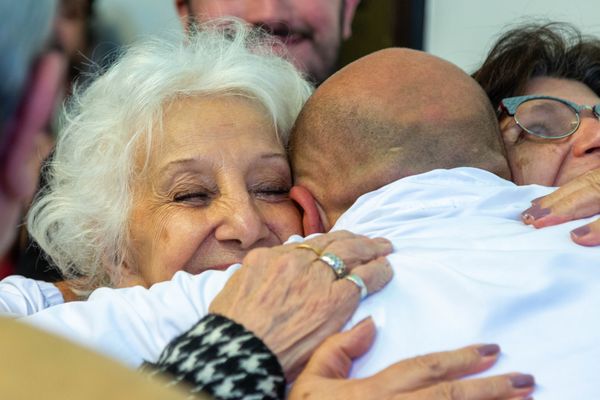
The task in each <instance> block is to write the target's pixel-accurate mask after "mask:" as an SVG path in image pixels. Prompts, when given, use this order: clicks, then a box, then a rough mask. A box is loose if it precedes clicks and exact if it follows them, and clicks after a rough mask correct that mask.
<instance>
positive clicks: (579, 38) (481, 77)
mask: <svg viewBox="0 0 600 400" xmlns="http://www.w3.org/2000/svg"><path fill="white" fill-rule="evenodd" d="M540 76H548V77H553V78H564V79H572V80H576V81H579V82H581V83H584V84H585V85H587V86H588V87H589V88H590V89H591V90H593V91H594V92H595V93H596V94H598V95H600V40H599V39H596V38H592V37H588V36H584V35H582V34H581V32H580V31H579V30H578V29H577V28H575V27H574V26H572V25H570V24H566V23H556V22H555V23H547V24H526V25H521V26H519V27H516V28H514V29H511V30H509V31H507V32H506V33H504V34H503V35H502V36H501V37H500V38H499V39H498V41H497V42H496V44H495V45H494V46H493V47H492V50H491V51H490V52H489V54H488V56H487V58H486V60H485V61H484V62H483V64H482V65H481V67H480V68H479V70H477V71H476V72H475V73H473V78H475V80H476V81H477V82H478V83H479V84H480V85H481V86H482V87H483V90H485V92H486V94H487V95H488V97H489V99H490V101H491V103H492V105H493V106H494V107H495V108H496V107H498V105H499V103H500V101H501V100H502V99H504V98H506V97H512V96H519V95H521V94H523V92H524V90H525V86H526V85H527V82H528V81H529V80H530V79H532V78H535V77H540Z"/></svg>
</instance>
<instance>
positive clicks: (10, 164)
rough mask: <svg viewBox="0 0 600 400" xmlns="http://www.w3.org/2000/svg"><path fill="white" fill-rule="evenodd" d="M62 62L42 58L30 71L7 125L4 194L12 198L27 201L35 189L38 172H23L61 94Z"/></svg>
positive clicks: (60, 57)
mask: <svg viewBox="0 0 600 400" xmlns="http://www.w3.org/2000/svg"><path fill="white" fill-rule="evenodd" d="M65 71H66V59H65V57H64V55H62V54H61V53H58V52H51V53H48V54H45V55H44V56H42V57H41V58H40V60H39V61H38V62H37V65H36V66H35V67H34V68H33V70H32V72H31V75H30V79H29V85H28V86H27V88H26V90H25V92H24V94H23V97H22V98H21V103H20V105H19V110H18V112H17V115H16V117H15V118H14V120H13V121H12V123H11V124H10V128H9V129H10V130H11V131H10V132H8V133H7V134H8V135H9V143H8V144H7V145H8V151H7V152H6V153H5V159H4V160H3V161H4V166H5V168H6V170H5V171H4V176H2V177H0V179H3V180H4V184H5V187H6V190H7V191H9V192H10V194H11V195H12V196H14V197H15V198H27V197H29V196H31V195H32V194H33V192H34V191H35V189H36V188H37V180H38V175H39V171H34V172H35V176H30V175H31V173H32V169H31V168H26V165H27V163H28V162H29V160H30V159H31V157H32V156H34V155H33V153H34V152H35V149H36V143H37V136H38V135H40V134H43V132H44V130H45V129H46V128H47V126H48V123H49V121H50V118H51V116H52V112H53V110H54V106H55V105H56V103H57V100H58V94H59V93H60V91H61V90H62V87H63V82H64V75H65Z"/></svg>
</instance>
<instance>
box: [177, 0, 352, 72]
mask: <svg viewBox="0 0 600 400" xmlns="http://www.w3.org/2000/svg"><path fill="white" fill-rule="evenodd" d="M344 1H345V2H346V3H352V1H348V0H191V1H190V2H189V9H188V10H186V11H182V7H185V8H187V6H180V8H179V11H180V15H185V13H186V12H188V13H189V15H192V16H194V17H196V18H197V19H198V20H199V21H206V20H209V19H213V18H215V17H222V16H234V17H238V18H241V19H243V20H245V21H247V22H249V23H251V24H254V25H257V26H263V27H264V28H266V29H267V30H269V31H271V32H273V33H274V34H275V35H276V36H279V37H280V39H281V40H282V41H283V42H284V43H285V45H286V47H287V49H288V52H289V53H290V54H291V56H292V57H293V59H294V63H295V64H296V66H297V67H298V68H299V69H300V70H302V71H306V72H307V73H308V74H309V75H310V76H311V77H312V78H313V79H315V80H316V81H318V82H321V81H323V80H325V78H327V77H328V76H329V75H330V74H331V73H332V72H333V69H334V67H335V63H336V61H337V56H338V52H339V47H340V43H341V40H342V38H343V39H347V38H348V37H349V36H350V25H351V23H352V18H353V16H354V7H355V6H352V5H349V4H348V5H347V6H346V9H345V10H344V14H345V15H344V16H342V2H344Z"/></svg>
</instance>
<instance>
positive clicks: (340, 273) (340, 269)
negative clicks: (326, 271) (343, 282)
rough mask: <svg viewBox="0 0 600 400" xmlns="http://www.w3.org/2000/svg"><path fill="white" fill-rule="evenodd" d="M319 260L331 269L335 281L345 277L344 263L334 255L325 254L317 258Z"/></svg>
mask: <svg viewBox="0 0 600 400" xmlns="http://www.w3.org/2000/svg"><path fill="white" fill-rule="evenodd" d="M319 260H321V261H323V262H324V263H325V264H327V265H329V266H330V267H331V269H332V270H333V272H334V273H335V277H336V279H341V278H343V277H344V276H346V264H344V261H343V260H342V259H341V258H339V257H338V256H336V255H335V254H333V253H325V254H323V255H322V256H321V257H319Z"/></svg>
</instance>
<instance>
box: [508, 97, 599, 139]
mask: <svg viewBox="0 0 600 400" xmlns="http://www.w3.org/2000/svg"><path fill="white" fill-rule="evenodd" d="M583 110H590V111H592V112H593V113H594V115H595V116H596V118H599V119H600V104H596V105H594V106H587V105H583V106H582V105H579V104H575V103H573V102H571V101H568V100H565V99H561V98H558V97H552V96H536V95H533V96H518V97H509V98H506V99H504V100H502V101H501V102H500V106H499V107H498V111H504V112H506V113H507V114H508V115H510V116H511V117H513V118H514V119H515V122H516V123H517V125H519V126H520V127H521V128H523V130H524V131H525V132H527V133H530V134H532V135H535V136H538V137H541V138H544V139H561V138H564V137H567V136H569V135H572V134H573V133H575V131H576V130H577V128H579V124H580V123H581V116H580V113H581V112H582V111H583Z"/></svg>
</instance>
